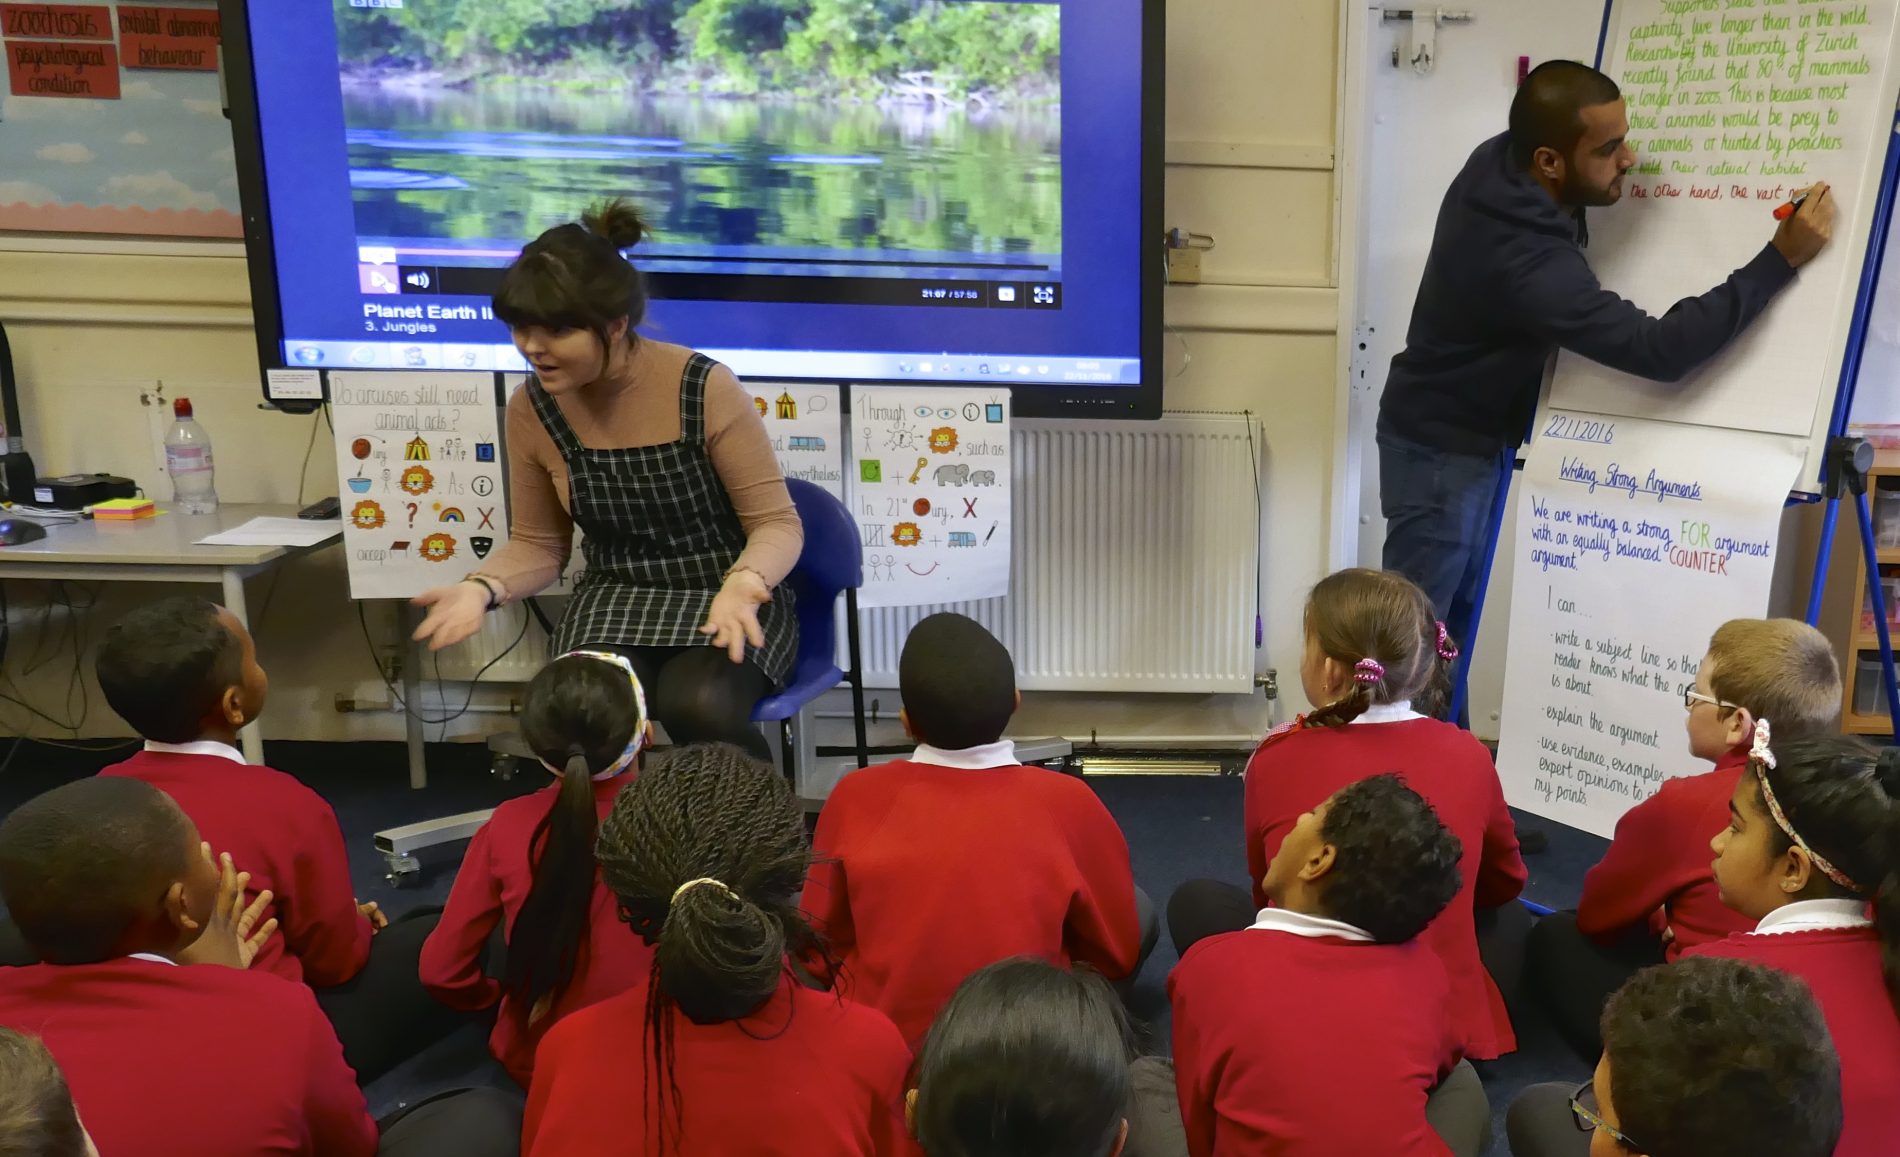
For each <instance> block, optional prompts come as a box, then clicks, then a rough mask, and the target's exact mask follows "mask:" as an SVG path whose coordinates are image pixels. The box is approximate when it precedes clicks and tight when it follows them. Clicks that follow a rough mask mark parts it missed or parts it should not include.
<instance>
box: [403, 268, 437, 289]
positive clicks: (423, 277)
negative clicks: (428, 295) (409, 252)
mask: <svg viewBox="0 0 1900 1157" xmlns="http://www.w3.org/2000/svg"><path fill="white" fill-rule="evenodd" d="M402 279H403V282H404V284H406V285H408V286H409V287H411V288H412V289H428V288H429V287H430V286H432V285H434V284H435V278H433V277H430V276H429V274H428V271H427V270H423V269H417V270H414V271H413V272H410V273H405V274H403V275H402Z"/></svg>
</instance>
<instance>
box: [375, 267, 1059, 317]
mask: <svg viewBox="0 0 1900 1157" xmlns="http://www.w3.org/2000/svg"><path fill="white" fill-rule="evenodd" d="M358 268H359V273H360V283H361V286H362V290H363V292H364V293H365V294H398V293H400V294H411V295H417V294H421V295H428V296H432V297H480V298H488V297H492V296H494V293H495V290H496V289H497V288H499V287H500V285H501V278H502V274H503V273H504V272H505V271H504V270H502V269H497V268H494V267H492V266H469V265H443V266H435V265H362V266H359V267H358ZM646 280H647V289H648V292H650V293H651V294H652V295H653V296H654V297H656V298H660V299H663V300H671V301H734V302H782V303H789V304H802V305H898V306H916V305H923V306H939V307H947V308H955V309H1061V308H1062V283H1061V282H1059V281H963V280H953V281H940V280H917V279H911V278H894V277H765V276H758V275H753V274H743V273H738V274H734V273H648V274H647V275H646Z"/></svg>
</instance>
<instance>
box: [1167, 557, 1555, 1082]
mask: <svg viewBox="0 0 1900 1157" xmlns="http://www.w3.org/2000/svg"><path fill="white" fill-rule="evenodd" d="M1456 655H1457V652H1456V650H1454V649H1453V648H1452V646H1451V643H1450V641H1449V640H1448V639H1447V638H1446V637H1445V635H1444V633H1443V629H1442V628H1441V627H1440V625H1439V624H1438V622H1437V621H1436V620H1435V619H1434V618H1433V617H1432V605H1431V601H1430V600H1429V599H1427V598H1426V597H1425V593H1424V592H1423V591H1421V590H1419V588H1418V587H1417V586H1415V585H1414V584H1413V583H1412V582H1411V581H1410V580H1408V579H1406V578H1405V577H1404V576H1402V575H1399V574H1396V573H1393V572H1389V571H1376V570H1344V571H1340V572H1339V573H1338V574H1334V575H1331V576H1329V577H1327V578H1326V579H1323V580H1321V582H1320V583H1319V585H1317V586H1315V587H1314V588H1313V593H1312V594H1311V595H1310V596H1309V597H1308V598H1307V601H1306V654H1305V657H1304V658H1303V659H1302V660H1301V663H1300V681H1301V684H1302V686H1303V687H1304V689H1305V691H1306V696H1307V698H1308V700H1310V701H1311V702H1313V703H1319V704H1324V706H1322V707H1320V708H1319V709H1318V710H1316V711H1313V712H1312V713H1310V714H1308V715H1305V716H1303V717H1301V718H1300V719H1299V720H1298V721H1296V722H1295V723H1294V724H1292V725H1291V726H1289V727H1286V728H1282V729H1281V730H1279V731H1277V732H1275V733H1274V734H1272V735H1269V736H1268V737H1267V738H1266V740H1265V741H1264V742H1262V743H1261V745H1260V748H1259V750H1258V751H1256V752H1254V756H1253V759H1252V760H1251V761H1250V762H1249V763H1248V765H1247V794H1246V804H1245V812H1246V814H1245V826H1246V840H1247V875H1248V878H1249V879H1251V880H1252V881H1253V882H1254V886H1253V893H1252V896H1251V897H1249V896H1248V894H1247V892H1246V891H1245V890H1243V889H1240V888H1237V887H1234V886H1233V885H1230V884H1224V883H1216V882H1213V881H1190V882H1189V883H1188V884H1185V885H1183V886H1182V888H1181V889H1180V890H1179V891H1178V892H1176V894H1175V896H1174V897H1173V898H1172V899H1171V900H1170V901H1169V904H1168V921H1169V924H1170V926H1171V927H1172V929H1173V931H1174V941H1175V947H1176V948H1177V949H1179V950H1181V951H1183V952H1185V951H1186V949H1187V948H1188V947H1189V946H1190V945H1191V944H1193V943H1194V941H1196V940H1198V939H1200V938H1201V937H1202V936H1206V935H1209V934H1211V933H1215V932H1226V931H1231V930H1233V929H1236V928H1243V927H1245V926H1246V925H1247V924H1249V923H1251V922H1252V920H1253V916H1252V913H1253V912H1254V911H1255V910H1257V909H1258V908H1261V907H1264V906H1265V905H1266V902H1267V896H1266V892H1265V889H1264V886H1263V885H1262V884H1261V880H1262V879H1263V877H1264V876H1265V875H1266V868H1267V863H1268V861H1270V860H1271V859H1272V858H1273V856H1274V853H1275V852H1276V851H1277V850H1278V849H1279V846H1280V841H1281V840H1282V839H1285V838H1286V836H1287V834H1288V832H1289V831H1291V830H1292V828H1293V825H1294V822H1295V821H1296V820H1297V819H1298V818H1299V817H1300V816H1301V815H1302V814H1303V813H1306V812H1310V811H1312V810H1313V809H1314V808H1316V807H1318V806H1319V804H1320V801H1321V800H1324V799H1326V798H1327V797H1328V796H1330V795H1332V794H1333V793H1334V792H1335V791H1338V790H1339V789H1340V788H1342V787H1344V786H1346V785H1347V784H1350V783H1353V782H1354V781H1356V780H1360V779H1364V778H1365V777H1367V776H1370V775H1376V774H1379V773H1381V772H1397V773H1398V774H1400V775H1401V776H1403V777H1404V779H1405V782H1406V783H1407V784H1409V785H1410V786H1411V787H1412V789H1413V790H1415V791H1417V792H1418V793H1419V794H1420V795H1422V796H1424V797H1425V798H1426V800H1428V801H1429V802H1430V803H1431V805H1432V809H1433V810H1434V811H1435V812H1436V813H1437V814H1438V816H1439V818H1440V819H1441V820H1443V822H1444V824H1445V826H1446V827H1448V828H1450V829H1451V831H1452V833H1453V834H1454V835H1456V836H1457V837H1458V841H1459V844H1460V846H1461V847H1462V848H1463V849H1464V857H1463V860H1462V862H1461V863H1460V865H1459V874H1460V877H1461V878H1462V879H1463V881H1464V888H1463V890H1462V891H1461V892H1460V893H1459V895H1458V897H1457V899H1455V900H1453V901H1452V903H1451V904H1449V905H1448V906H1446V908H1445V911H1444V913H1443V914H1442V915H1440V916H1439V917H1438V918H1437V919H1436V920H1434V921H1432V923H1431V926H1430V927H1429V928H1427V929H1426V930H1425V933H1424V936H1423V937H1422V940H1423V942H1424V944H1425V945H1426V946H1427V947H1428V948H1430V949H1431V950H1432V951H1434V952H1436V953H1437V954H1438V956H1439V959H1441V960H1443V961H1444V964H1445V971H1446V974H1447V975H1448V977H1449V978H1450V982H1451V1002H1452V1010H1453V1015H1454V1017H1455V1020H1456V1023H1457V1026H1458V1029H1459V1031H1460V1032H1462V1033H1463V1034H1464V1040H1465V1052H1466V1055H1468V1056H1471V1057H1474V1058H1477V1059H1480V1060H1489V1059H1492V1058H1494V1057H1498V1056H1502V1055H1503V1054H1505V1053H1508V1052H1510V1051H1512V1050H1513V1049H1515V1048H1516V1047H1517V1038H1516V1035H1515V1034H1514V1033H1513V1032H1512V1029H1511V1018H1510V1014H1509V1013H1507V1012H1506V1011H1505V1007H1504V998H1503V996H1502V995H1501V993H1500V992H1499V990H1498V986H1497V983H1496V982H1495V981H1494V980H1493V979H1492V978H1491V975H1490V973H1488V972H1487V971H1485V967H1484V964H1483V962H1482V961H1481V960H1480V958H1479V954H1478V934H1477V928H1476V921H1477V910H1478V909H1495V908H1498V907H1499V906H1501V905H1504V904H1509V903H1510V902H1511V901H1513V900H1515V899H1516V898H1517V895H1518V893H1519V892H1521V891H1523V889H1524V881H1525V880H1526V879H1527V877H1528V874H1527V873H1526V871H1525V869H1524V861H1523V859H1522V858H1521V857H1520V856H1519V854H1518V847H1517V828H1516V825H1515V823H1514V822H1513V821H1512V819H1511V812H1510V809H1509V808H1507V807H1506V806H1505V803H1504V789H1503V787H1502V786H1501V785H1500V784H1499V782H1498V773H1497V768H1496V767H1495V765H1493V763H1492V762H1491V755H1490V753H1489V752H1488V751H1486V750H1485V749H1484V746H1483V745H1482V744H1480V743H1479V742H1478V741H1477V740H1476V739H1473V738H1472V737H1471V734H1470V733H1469V732H1467V731H1463V730H1460V729H1459V728H1457V727H1454V726H1452V725H1451V724H1449V723H1443V722H1440V721H1438V720H1436V719H1428V718H1426V717H1424V716H1423V715H1420V714H1419V713H1418V712H1416V711H1414V710H1413V709H1412V706H1413V704H1412V701H1413V699H1414V698H1415V697H1417V696H1419V695H1421V694H1422V693H1424V692H1426V691H1427V689H1428V687H1429V686H1430V685H1431V684H1432V683H1433V682H1434V681H1435V680H1438V679H1440V678H1441V677H1442V675H1443V669H1444V667H1445V665H1446V664H1448V663H1449V662H1450V661H1451V660H1452V659H1453V658H1455V657H1456Z"/></svg>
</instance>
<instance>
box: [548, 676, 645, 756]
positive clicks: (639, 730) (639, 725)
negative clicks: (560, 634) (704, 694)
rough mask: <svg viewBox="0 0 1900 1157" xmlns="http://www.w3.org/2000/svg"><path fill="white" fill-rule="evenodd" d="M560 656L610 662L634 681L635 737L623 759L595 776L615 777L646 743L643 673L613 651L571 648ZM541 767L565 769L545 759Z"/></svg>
mask: <svg viewBox="0 0 1900 1157" xmlns="http://www.w3.org/2000/svg"><path fill="white" fill-rule="evenodd" d="M561 658H563V659H594V660H597V661H599V662H602V663H611V664H613V665H614V666H616V667H618V668H620V669H621V670H622V671H625V672H626V673H627V681H628V682H629V683H632V684H633V736H632V738H630V739H628V740H627V749H626V750H625V751H623V752H621V753H620V758H619V759H616V760H614V762H613V765H612V766H611V767H608V768H607V769H606V770H604V771H598V772H595V773H594V777H593V778H594V779H595V780H597V781H598V780H605V779H612V778H613V777H614V776H616V775H619V774H620V773H621V772H623V771H625V770H627V769H628V768H629V767H632V766H633V761H634V758H635V757H636V756H638V755H639V754H640V749H641V748H643V747H645V746H646V745H647V695H646V691H645V689H644V688H642V687H641V686H640V674H639V672H637V671H635V670H634V669H633V664H632V663H631V662H629V661H628V659H627V657H626V656H625V655H621V654H616V653H615V652H613V651H586V650H581V651H569V652H568V653H567V654H565V655H562V656H561ZM541 766H542V767H545V768H547V769H548V770H549V771H551V772H553V773H554V774H555V775H562V774H565V773H564V771H563V769H561V768H558V767H556V766H554V765H553V764H551V763H549V762H548V761H547V760H545V759H544V760H542V761H541Z"/></svg>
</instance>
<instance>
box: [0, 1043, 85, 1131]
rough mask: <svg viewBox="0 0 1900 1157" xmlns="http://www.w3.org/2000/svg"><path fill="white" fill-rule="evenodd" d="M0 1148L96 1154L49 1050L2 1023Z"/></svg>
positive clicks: (64, 1080)
mask: <svg viewBox="0 0 1900 1157" xmlns="http://www.w3.org/2000/svg"><path fill="white" fill-rule="evenodd" d="M0 1153H6V1154H9V1155H11V1157H99V1150H98V1149H97V1148H95V1147H94V1146H93V1143H92V1138H91V1137H90V1136H88V1135H87V1133H86V1127H85V1126H84V1125H82V1124H81V1123H80V1121H79V1114H78V1112H76V1111H75V1110H74V1109H73V1094H72V1090H70V1089H69V1088H67V1086H66V1075H65V1074H64V1073H62V1072H60V1071H59V1065H58V1064H57V1063H55V1062H54V1060H53V1054H52V1053H49V1052H47V1051H46V1046H45V1045H44V1044H41V1043H40V1042H39V1041H38V1040H36V1039H35V1038H33V1037H30V1036H23V1035H21V1034H20V1033H17V1032H14V1031H13V1030H12V1029H10V1028H0Z"/></svg>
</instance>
